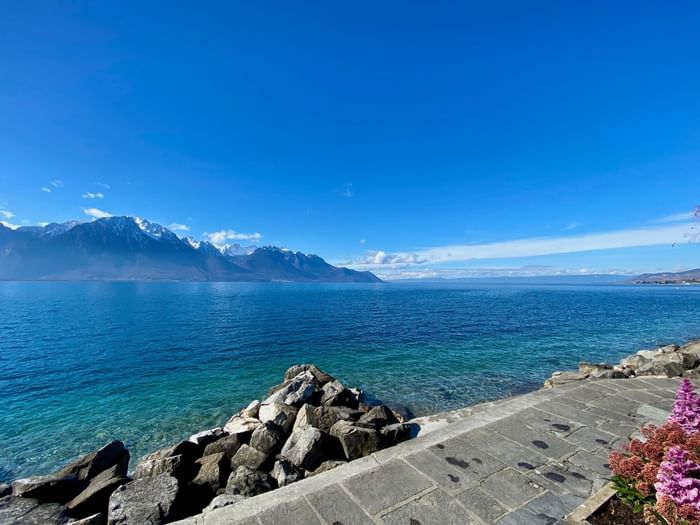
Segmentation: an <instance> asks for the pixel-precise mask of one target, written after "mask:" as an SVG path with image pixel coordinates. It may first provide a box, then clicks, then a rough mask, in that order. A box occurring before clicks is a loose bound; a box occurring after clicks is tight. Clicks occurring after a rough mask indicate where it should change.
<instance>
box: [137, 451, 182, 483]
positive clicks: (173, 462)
mask: <svg viewBox="0 0 700 525" xmlns="http://www.w3.org/2000/svg"><path fill="white" fill-rule="evenodd" d="M191 466H192V464H191V463H189V464H186V463H185V462H184V461H183V456H182V454H180V455H178V456H168V457H164V458H156V457H154V458H151V459H144V460H143V461H141V463H139V464H138V465H137V466H136V471H135V472H134V479H139V478H152V477H155V476H163V475H166V476H172V477H174V478H177V479H182V478H184V477H187V476H188V473H189V471H190V470H191Z"/></svg>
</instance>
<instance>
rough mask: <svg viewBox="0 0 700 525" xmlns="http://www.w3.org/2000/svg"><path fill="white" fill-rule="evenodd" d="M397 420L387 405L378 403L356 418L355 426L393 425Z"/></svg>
mask: <svg viewBox="0 0 700 525" xmlns="http://www.w3.org/2000/svg"><path fill="white" fill-rule="evenodd" d="M398 422H399V420H398V419H396V416H395V415H394V413H393V412H392V411H391V409H390V408H389V407H387V406H385V405H379V406H376V407H372V409H370V411H369V412H367V413H366V414H364V415H363V416H362V417H360V419H358V420H357V426H361V427H369V428H381V427H385V426H387V425H395V424H396V423H398Z"/></svg>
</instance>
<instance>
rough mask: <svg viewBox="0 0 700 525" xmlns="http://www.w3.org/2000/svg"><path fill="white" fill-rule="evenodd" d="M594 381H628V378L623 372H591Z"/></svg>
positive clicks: (602, 370) (603, 370)
mask: <svg viewBox="0 0 700 525" xmlns="http://www.w3.org/2000/svg"><path fill="white" fill-rule="evenodd" d="M590 377H591V378H592V379H626V378H627V376H626V375H625V374H624V372H622V371H621V370H612V369H611V370H605V369H601V370H594V371H593V372H591V375H590Z"/></svg>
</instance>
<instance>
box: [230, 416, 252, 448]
mask: <svg viewBox="0 0 700 525" xmlns="http://www.w3.org/2000/svg"><path fill="white" fill-rule="evenodd" d="M260 425H261V423H260V421H259V420H257V419H255V418H253V417H245V416H239V415H235V416H233V417H232V418H231V419H229V420H228V422H227V423H226V424H225V425H224V430H225V431H226V432H228V433H229V434H230V435H239V436H240V438H241V440H242V441H244V442H245V441H246V440H247V436H250V435H251V434H252V433H253V430H255V429H256V428H258V427H259V426H260Z"/></svg>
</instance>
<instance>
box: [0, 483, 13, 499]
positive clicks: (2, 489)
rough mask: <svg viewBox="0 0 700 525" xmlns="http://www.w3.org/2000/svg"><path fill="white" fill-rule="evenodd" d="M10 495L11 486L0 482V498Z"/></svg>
mask: <svg viewBox="0 0 700 525" xmlns="http://www.w3.org/2000/svg"><path fill="white" fill-rule="evenodd" d="M11 495H12V486H11V485H8V484H7V483H0V498H4V497H5V496H11Z"/></svg>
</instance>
